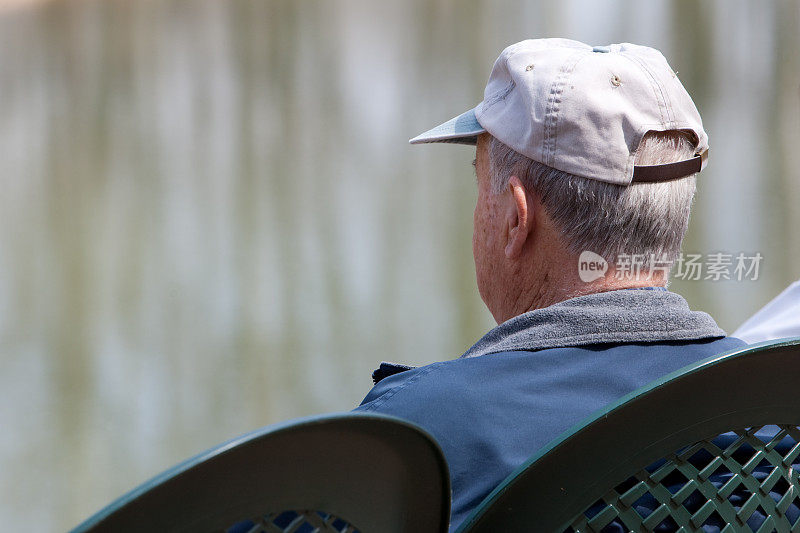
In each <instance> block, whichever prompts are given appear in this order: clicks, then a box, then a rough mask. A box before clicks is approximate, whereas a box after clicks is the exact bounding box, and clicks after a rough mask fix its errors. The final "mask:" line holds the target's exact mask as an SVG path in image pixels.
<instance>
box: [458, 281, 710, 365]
mask: <svg viewBox="0 0 800 533" xmlns="http://www.w3.org/2000/svg"><path fill="white" fill-rule="evenodd" d="M724 336H725V332H724V331H723V330H722V329H720V328H719V326H717V324H716V322H714V319H713V318H711V317H710V316H709V315H708V314H706V313H703V312H700V311H692V310H691V309H689V305H688V304H687V303H686V300H684V299H683V297H681V296H680V295H678V294H675V293H674V292H669V291H667V290H641V289H622V290H616V291H609V292H601V293H595V294H588V295H585V296H577V297H575V298H570V299H569V300H564V301H563V302H559V303H557V304H553V305H551V306H549V307H545V308H543V309H536V310H534V311H529V312H527V313H524V314H522V315H519V316H516V317H514V318H512V319H510V320H507V321H506V322H503V323H502V324H500V325H498V326H497V327H495V328H494V329H492V330H491V331H489V332H488V333H487V334H486V335H484V336H483V338H481V339H480V340H479V341H478V342H477V343H475V345H474V346H472V347H471V348H470V349H469V350H467V351H466V352H465V353H464V354H463V355H462V356H461V357H479V356H481V355H487V354H490V353H498V352H506V351H516V350H526V351H536V350H543V349H546V348H564V347H569V346H584V345H587V344H605V343H614V344H618V343H640V342H669V341H683V340H696V339H710V338H719V337H724Z"/></svg>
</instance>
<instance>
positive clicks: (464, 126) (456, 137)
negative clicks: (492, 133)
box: [408, 109, 486, 145]
mask: <svg viewBox="0 0 800 533" xmlns="http://www.w3.org/2000/svg"><path fill="white" fill-rule="evenodd" d="M485 132H486V130H485V129H483V126H481V125H480V123H479V122H478V119H477V118H475V110H474V109H470V110H469V111H467V112H466V113H462V114H460V115H458V116H457V117H455V118H453V119H450V120H448V121H447V122H445V123H443V124H439V125H438V126H436V127H435V128H433V129H430V130H428V131H426V132H425V133H421V134H419V135H417V136H416V137H414V138H413V139H411V140H409V141H408V142H409V143H411V144H422V143H458V144H473V145H474V144H476V143H477V142H478V135H480V134H481V133H485Z"/></svg>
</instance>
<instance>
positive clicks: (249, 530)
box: [226, 510, 359, 533]
mask: <svg viewBox="0 0 800 533" xmlns="http://www.w3.org/2000/svg"><path fill="white" fill-rule="evenodd" d="M226 532H227V533H317V532H319V533H359V532H358V530H357V529H356V528H355V527H354V526H353V525H351V524H349V523H347V522H346V521H344V520H342V519H341V518H339V517H337V516H335V515H332V514H330V513H325V512H323V511H313V510H295V511H283V512H278V513H270V514H267V515H264V516H261V517H258V518H253V519H251V520H248V521H246V522H239V523H238V524H236V525H234V526H232V527H230V528H228V529H227V530H226Z"/></svg>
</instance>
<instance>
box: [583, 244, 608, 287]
mask: <svg viewBox="0 0 800 533" xmlns="http://www.w3.org/2000/svg"><path fill="white" fill-rule="evenodd" d="M607 271H608V261H606V260H605V259H604V258H603V256H602V255H598V254H596V253H594V252H590V251H589V250H584V251H583V252H581V256H580V257H579V258H578V276H580V278H581V281H583V282H584V283H589V282H592V281H594V280H596V279H600V278H602V277H603V276H605V275H606V272H607Z"/></svg>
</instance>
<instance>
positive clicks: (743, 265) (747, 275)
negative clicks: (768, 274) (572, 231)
mask: <svg viewBox="0 0 800 533" xmlns="http://www.w3.org/2000/svg"><path fill="white" fill-rule="evenodd" d="M763 259H764V256H763V255H761V253H760V252H755V253H754V254H746V253H744V252H739V253H736V254H734V253H724V252H714V253H709V254H694V253H687V254H684V253H681V254H679V255H678V257H677V258H676V259H675V260H674V261H669V260H667V259H666V258H665V257H659V256H656V255H655V254H651V255H649V256H648V255H644V254H619V255H618V256H617V260H616V262H615V263H614V277H615V278H617V279H623V278H628V279H631V278H632V279H635V280H640V279H651V278H652V277H653V275H654V274H655V273H658V272H660V273H661V274H663V275H664V276H666V275H667V274H671V278H672V279H681V280H687V281H701V280H703V281H720V280H736V281H744V280H747V281H757V280H758V274H759V269H760V267H761V261H762V260H763ZM608 268H609V264H608V261H606V260H605V259H604V258H603V257H602V256H601V255H599V254H596V253H594V252H591V251H589V250H584V251H583V252H581V255H580V257H579V258H578V276H579V277H580V278H581V281H583V282H585V283H590V282H592V281H594V280H596V279H599V278H602V277H603V276H605V274H606V272H607V271H608Z"/></svg>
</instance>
